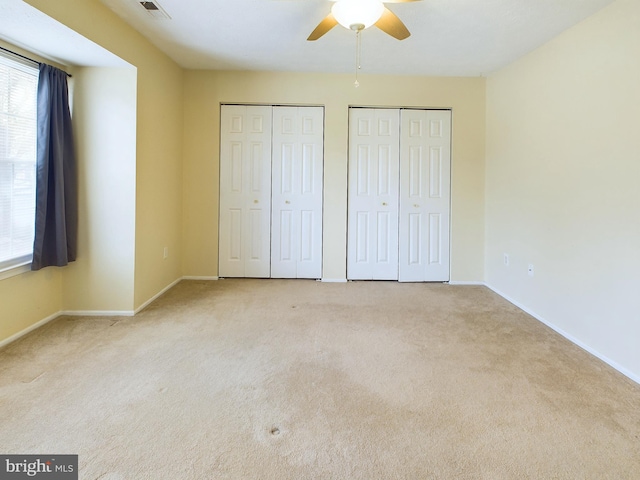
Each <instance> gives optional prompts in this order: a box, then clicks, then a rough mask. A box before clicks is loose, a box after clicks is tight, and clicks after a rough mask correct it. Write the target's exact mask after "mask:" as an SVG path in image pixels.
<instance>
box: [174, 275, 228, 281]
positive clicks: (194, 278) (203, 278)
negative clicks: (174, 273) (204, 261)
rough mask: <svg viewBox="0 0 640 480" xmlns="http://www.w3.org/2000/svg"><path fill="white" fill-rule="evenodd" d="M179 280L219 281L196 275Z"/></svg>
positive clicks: (215, 278) (214, 278)
mask: <svg viewBox="0 0 640 480" xmlns="http://www.w3.org/2000/svg"><path fill="white" fill-rule="evenodd" d="M181 280H219V278H218V277H206V276H197V275H185V276H184V277H182V279H181Z"/></svg>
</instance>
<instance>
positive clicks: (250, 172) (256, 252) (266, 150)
mask: <svg viewBox="0 0 640 480" xmlns="http://www.w3.org/2000/svg"><path fill="white" fill-rule="evenodd" d="M270 210H271V107H270V106H267V107H263V106H243V105H223V106H222V109H221V117H220V223H219V226H220V235H219V252H218V259H219V275H220V276H221V277H269V275H270V254H271V249H270V244H269V240H270V228H271V218H270Z"/></svg>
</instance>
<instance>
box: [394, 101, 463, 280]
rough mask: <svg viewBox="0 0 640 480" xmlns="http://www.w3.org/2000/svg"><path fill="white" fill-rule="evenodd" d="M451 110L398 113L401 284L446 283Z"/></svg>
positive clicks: (447, 271) (403, 111)
mask: <svg viewBox="0 0 640 480" xmlns="http://www.w3.org/2000/svg"><path fill="white" fill-rule="evenodd" d="M450 178H451V112H450V111H449V110H402V115H401V125H400V222H399V223H400V235H399V238H400V249H399V256H400V271H399V277H398V279H399V280H400V281H401V282H422V281H448V280H449V222H450V219H449V217H450V183H451V182H450Z"/></svg>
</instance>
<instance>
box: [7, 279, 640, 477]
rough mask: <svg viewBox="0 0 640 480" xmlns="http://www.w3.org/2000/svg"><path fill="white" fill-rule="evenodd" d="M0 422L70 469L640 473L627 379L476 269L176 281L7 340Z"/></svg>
mask: <svg viewBox="0 0 640 480" xmlns="http://www.w3.org/2000/svg"><path fill="white" fill-rule="evenodd" d="M0 422H1V423H0V451H1V453H34V454H40V453H41V454H45V453H47V454H49V453H77V454H79V460H80V478H81V479H244V478H247V479H254V478H255V479H526V478H531V479H552V478H558V479H565V478H566V479H605V478H610V479H637V478H640V386H638V385H637V384H635V383H633V382H632V381H630V380H628V379H626V378H625V377H623V376H622V375H620V374H619V373H617V372H615V371H614V370H612V369H611V368H609V367H608V366H606V365H605V364H603V363H602V362H601V361H599V360H597V359H595V358H594V357H592V356H590V355H589V354H587V353H586V352H584V351H582V350H581V349H580V348H578V347H576V346H574V345H572V344H571V343H569V342H568V341H566V340H564V339H563V338H561V337H560V336H558V335H557V334H555V333H554V332H552V331H551V330H549V329H548V328H546V327H545V326H543V325H542V324H540V323H539V322H537V321H536V320H534V319H532V318H531V317H529V316H528V315H526V314H525V313H523V312H522V311H520V310H518V309H517V308H516V307H514V306H512V305H511V304H509V303H507V302H505V301H504V300H502V299H501V298H499V297H498V296H497V295H495V294H494V293H492V292H491V291H489V290H488V289H486V288H484V287H467V286H448V285H441V284H398V283H393V282H354V283H348V284H326V283H319V282H314V281H300V280H241V279H237V280H230V279H227V280H220V281H218V282H182V283H180V284H179V285H177V286H176V287H175V288H173V289H172V290H170V291H169V292H168V293H167V294H165V295H164V296H163V297H161V298H160V299H159V300H157V301H156V302H154V303H153V304H152V305H151V306H150V307H148V308H147V309H146V310H144V311H143V312H141V313H140V314H139V315H137V316H136V317H133V318H90V317H89V318H77V317H75V318H74V317H61V318H59V319H57V320H56V321H54V322H52V323H50V324H48V325H46V326H45V327H43V328H41V329H39V330H37V331H35V332H33V333H32V334H30V335H28V336H27V337H25V338H23V339H22V340H20V341H18V342H16V343H14V344H11V345H10V346H8V347H7V348H4V349H3V350H2V351H0Z"/></svg>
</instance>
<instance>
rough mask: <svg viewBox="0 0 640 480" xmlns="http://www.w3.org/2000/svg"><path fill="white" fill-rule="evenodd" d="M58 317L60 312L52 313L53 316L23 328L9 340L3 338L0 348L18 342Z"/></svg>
mask: <svg viewBox="0 0 640 480" xmlns="http://www.w3.org/2000/svg"><path fill="white" fill-rule="evenodd" d="M59 316H60V312H58V313H54V314H53V315H49V316H48V317H46V318H43V319H42V320H40V321H39V322H36V323H34V324H33V325H30V326H28V327H27V328H25V329H24V330H21V331H19V332H18V333H15V334H13V335H11V336H10V337H9V338H5V339H4V340H2V341H0V348H2V347H4V346H5V345H9V344H10V343H11V342H15V341H16V340H18V339H19V338H20V337H24V336H25V335H26V334H27V333H29V332H32V331H34V330H35V329H36V328H40V327H42V326H43V325H46V324H47V323H49V322H50V321H51V320H55V319H56V318H58V317H59Z"/></svg>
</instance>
